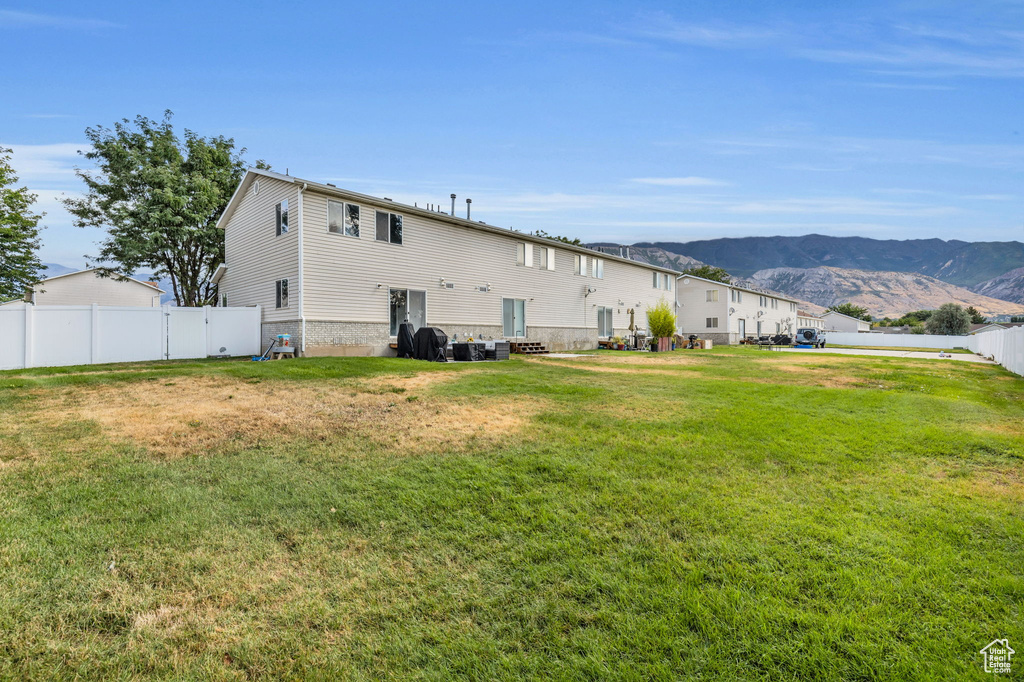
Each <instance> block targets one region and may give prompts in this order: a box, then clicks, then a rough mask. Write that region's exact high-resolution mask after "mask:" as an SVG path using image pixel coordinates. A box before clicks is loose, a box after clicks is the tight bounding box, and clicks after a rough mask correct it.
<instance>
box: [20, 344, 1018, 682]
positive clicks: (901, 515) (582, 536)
mask: <svg viewBox="0 0 1024 682" xmlns="http://www.w3.org/2000/svg"><path fill="white" fill-rule="evenodd" d="M1022 398H1024V380H1022V379H1020V378H1016V377H1013V376H1012V375H1010V374H1008V373H1007V372H1005V371H1004V370H1002V369H1001V368H999V367H994V366H986V365H977V364H974V363H966V362H965V363H954V362H944V363H938V362H933V361H927V360H921V361H917V360H907V359H902V358H899V359H897V358H878V357H857V356H839V355H823V354H814V355H813V356H803V355H797V354H791V353H763V352H758V351H756V350H753V349H744V348H719V349H716V350H714V351H704V352H702V351H677V352H675V353H658V354H625V353H616V352H600V353H597V354H596V355H593V356H590V357H587V358H583V359H576V360H557V359H538V360H523V359H513V360H512V361H509V362H505V363H488V364H474V365H469V364H460V365H430V364H425V363H418V362H414V361H401V360H394V359H341V358H339V359H303V360H291V361H282V362H275V363H249V362H238V361H210V362H182V363H152V364H141V365H122V366H107V367H79V368H62V369H53V370H30V371H20V372H0V678H18V679H21V678H37V679H54V678H64V679H71V678H76V679H77V678H91V679H130V678H139V677H155V678H166V679H170V678H188V679H239V680H243V679H254V678H255V679H274V678H309V679H323V678H325V677H327V678H332V677H333V678H343V679H365V680H377V679H395V680H405V679H430V680H448V679H453V678H467V679H478V680H503V679H507V680H519V679H543V680H548V679H566V680H607V679H623V680H650V679H664V680H676V679H704V680H718V679H730V680H769V679H770V680H793V679H802V680H850V679H857V680H881V679H886V680H888V679H892V680H908V679H934V680H966V679H978V680H988V679H992V676H991V675H986V674H985V673H983V672H982V671H981V666H980V660H981V659H980V656H979V654H978V650H979V649H981V648H982V647H983V646H984V645H985V644H987V643H988V642H989V641H991V640H993V639H995V638H996V637H999V638H1002V637H1008V638H1009V640H1010V644H1011V646H1013V647H1015V648H1016V649H1017V650H1018V651H1024V649H1022V648H1021V647H1022V646H1024V613H1022V610H1024V608H1022V606H1024V485H1022V483H1024V459H1022V453H1024V401H1022ZM1018 655H1019V656H1024V654H1018ZM1020 666H1024V659H1022V660H1021V662H1019V663H1017V662H1015V670H1016V671H1018V674H1019V670H1020Z"/></svg>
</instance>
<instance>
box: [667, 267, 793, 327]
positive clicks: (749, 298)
mask: <svg viewBox="0 0 1024 682" xmlns="http://www.w3.org/2000/svg"><path fill="white" fill-rule="evenodd" d="M676 302H677V304H678V305H677V310H676V312H677V316H678V317H677V321H678V325H679V328H680V330H681V331H682V333H683V335H690V334H696V335H697V336H700V337H701V338H705V339H711V340H712V341H714V342H715V343H718V344H730V343H739V341H740V340H741V339H745V338H748V337H756V336H762V335H768V336H771V335H773V334H792V333H793V332H794V331H795V329H796V320H797V301H796V300H795V299H791V298H786V297H784V296H781V295H779V294H774V293H770V292H765V291H758V290H756V289H748V288H746V287H741V286H737V285H735V284H724V283H722V282H716V281H714V280H710V279H704V278H703V277H695V276H693V275H687V274H684V275H680V276H679V277H678V279H677V286H676Z"/></svg>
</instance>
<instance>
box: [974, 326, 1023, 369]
mask: <svg viewBox="0 0 1024 682" xmlns="http://www.w3.org/2000/svg"><path fill="white" fill-rule="evenodd" d="M970 348H971V350H973V351H974V352H975V353H977V354H978V355H984V356H985V357H986V358H992V359H993V360H995V361H996V362H998V363H999V364H1000V365H1002V366H1003V367H1005V368H1006V369H1008V370H1010V371H1011V372H1013V373H1014V374H1019V375H1021V376H1024V327H1010V328H1009V329H997V330H994V331H990V332H982V333H980V334H975V335H974V336H972V337H971V346H970Z"/></svg>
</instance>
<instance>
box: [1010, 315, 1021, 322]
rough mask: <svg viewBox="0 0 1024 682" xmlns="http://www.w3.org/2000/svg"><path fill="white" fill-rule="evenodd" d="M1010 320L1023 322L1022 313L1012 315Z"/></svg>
mask: <svg viewBox="0 0 1024 682" xmlns="http://www.w3.org/2000/svg"><path fill="white" fill-rule="evenodd" d="M1010 322H1024V315H1012V316H1011V317H1010Z"/></svg>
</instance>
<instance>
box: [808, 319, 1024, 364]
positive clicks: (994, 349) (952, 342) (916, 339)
mask: <svg viewBox="0 0 1024 682" xmlns="http://www.w3.org/2000/svg"><path fill="white" fill-rule="evenodd" d="M825 340H826V341H827V342H828V343H830V344H835V345H837V346H884V347H887V348H935V349H947V350H948V349H953V348H966V349H968V350H970V351H973V352H975V353H977V354H978V355H983V356H985V357H986V358H992V359H993V360H995V361H996V362H998V363H999V364H1000V365H1002V366H1003V367H1005V368H1006V369H1008V370H1010V371H1011V372H1013V373H1014V374H1019V375H1021V376H1024V327H1011V328H1010V329H998V330H995V331H990V332H982V333H980V334H974V335H973V336H940V335H938V334H936V335H932V334H859V333H856V332H827V333H826V334H825Z"/></svg>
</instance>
